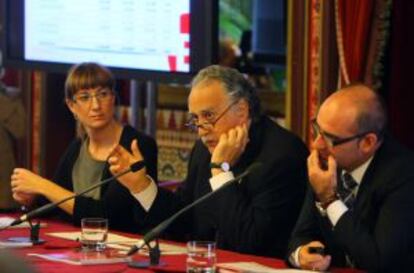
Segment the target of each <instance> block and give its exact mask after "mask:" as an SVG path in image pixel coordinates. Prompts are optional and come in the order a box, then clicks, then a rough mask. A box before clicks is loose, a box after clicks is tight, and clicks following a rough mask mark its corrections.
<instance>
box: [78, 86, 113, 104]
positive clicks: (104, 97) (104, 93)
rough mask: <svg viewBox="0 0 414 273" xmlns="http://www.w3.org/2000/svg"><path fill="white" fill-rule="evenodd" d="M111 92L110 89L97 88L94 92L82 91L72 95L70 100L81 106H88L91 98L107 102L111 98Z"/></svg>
mask: <svg viewBox="0 0 414 273" xmlns="http://www.w3.org/2000/svg"><path fill="white" fill-rule="evenodd" d="M112 95H113V92H112V91H111V90H110V89H107V88H104V89H100V90H98V91H97V92H96V93H94V94H93V93H87V92H83V93H80V94H76V95H74V96H73V98H72V100H73V101H74V102H75V103H79V104H81V105H82V106H89V105H91V103H92V99H93V98H96V99H97V100H98V101H99V102H101V103H107V102H109V101H110V99H111V98H112Z"/></svg>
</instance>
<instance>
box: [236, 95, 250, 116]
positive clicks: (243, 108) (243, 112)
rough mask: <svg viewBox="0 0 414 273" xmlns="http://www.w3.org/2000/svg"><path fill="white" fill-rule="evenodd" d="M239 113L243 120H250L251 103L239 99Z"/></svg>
mask: <svg viewBox="0 0 414 273" xmlns="http://www.w3.org/2000/svg"><path fill="white" fill-rule="evenodd" d="M237 109H238V111H237V115H238V116H239V117H240V118H241V119H243V120H248V119H249V103H248V102H247V101H246V100H245V99H242V100H240V101H239V103H238V104H237Z"/></svg>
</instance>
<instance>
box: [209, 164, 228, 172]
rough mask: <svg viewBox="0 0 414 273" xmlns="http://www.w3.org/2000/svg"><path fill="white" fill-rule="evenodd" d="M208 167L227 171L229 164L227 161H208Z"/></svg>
mask: <svg viewBox="0 0 414 273" xmlns="http://www.w3.org/2000/svg"><path fill="white" fill-rule="evenodd" d="M210 168H211V169H221V170H222V171H223V172H228V171H230V164H229V163H228V162H219V163H216V162H211V163H210Z"/></svg>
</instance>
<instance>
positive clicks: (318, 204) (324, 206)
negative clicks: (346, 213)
mask: <svg viewBox="0 0 414 273" xmlns="http://www.w3.org/2000/svg"><path fill="white" fill-rule="evenodd" d="M338 199H339V197H338V194H336V193H335V195H333V196H332V197H330V198H329V199H328V200H326V201H325V202H319V201H316V202H315V206H316V208H317V209H318V211H319V213H320V214H321V215H322V216H324V217H325V216H326V215H327V212H326V209H327V208H328V207H329V205H330V204H332V203H333V202H335V201H336V200H338Z"/></svg>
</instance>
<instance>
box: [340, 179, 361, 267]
mask: <svg viewBox="0 0 414 273" xmlns="http://www.w3.org/2000/svg"><path fill="white" fill-rule="evenodd" d="M341 177H342V179H341V180H342V183H341V186H340V187H338V194H339V196H340V197H341V200H342V202H344V204H345V205H346V206H347V207H348V209H349V210H352V209H353V205H354V201H355V194H354V190H355V189H356V187H357V186H358V184H357V182H355V179H354V178H353V177H352V175H350V174H349V173H344V174H343V175H342V176H341ZM345 260H346V263H347V265H348V266H350V267H355V266H354V262H353V259H352V258H351V256H349V255H348V254H347V253H345Z"/></svg>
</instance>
